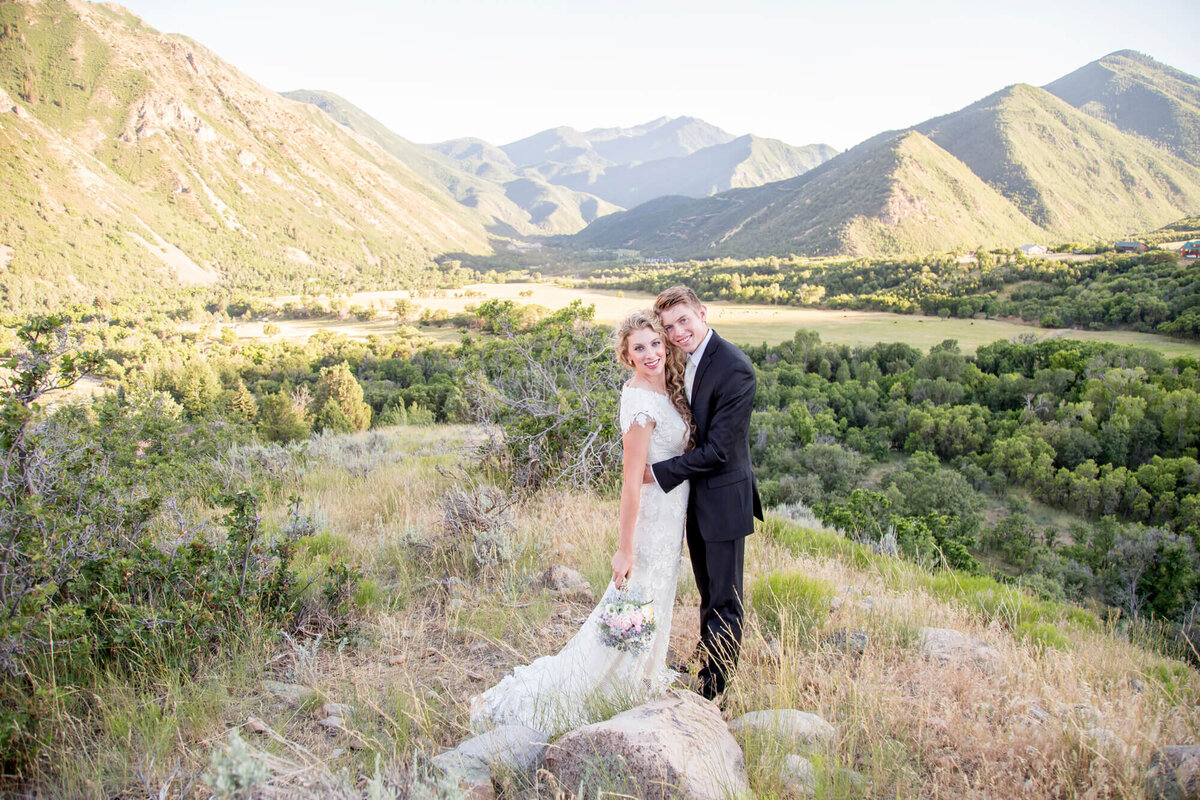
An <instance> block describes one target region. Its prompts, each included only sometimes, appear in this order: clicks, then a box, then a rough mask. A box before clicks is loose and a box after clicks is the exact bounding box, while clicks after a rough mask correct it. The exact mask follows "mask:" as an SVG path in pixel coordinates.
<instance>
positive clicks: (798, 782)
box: [779, 753, 817, 800]
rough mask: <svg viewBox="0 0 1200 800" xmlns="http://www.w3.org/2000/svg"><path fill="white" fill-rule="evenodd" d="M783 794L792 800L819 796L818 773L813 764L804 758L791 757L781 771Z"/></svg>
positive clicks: (786, 760)
mask: <svg viewBox="0 0 1200 800" xmlns="http://www.w3.org/2000/svg"><path fill="white" fill-rule="evenodd" d="M779 780H780V783H782V784H783V794H784V796H785V797H790V798H797V799H798V800H799V799H800V798H808V797H816V795H817V771H816V770H815V769H814V768H813V765H812V762H811V761H809V760H808V759H807V758H804V757H803V756H798V755H795V754H794V753H793V754H792V755H789V756H788V757H787V758H786V759H784V762H783V769H781V770H780V775H779Z"/></svg>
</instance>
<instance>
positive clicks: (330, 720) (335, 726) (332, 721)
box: [317, 714, 346, 731]
mask: <svg viewBox="0 0 1200 800" xmlns="http://www.w3.org/2000/svg"><path fill="white" fill-rule="evenodd" d="M317 724H318V725H320V726H321V727H322V728H325V729H327V730H331V731H340V730H345V728H346V724H345V722H344V721H343V720H342V718H341V717H339V716H336V715H334V714H330V715H329V716H328V717H325V718H323V719H319V720H317Z"/></svg>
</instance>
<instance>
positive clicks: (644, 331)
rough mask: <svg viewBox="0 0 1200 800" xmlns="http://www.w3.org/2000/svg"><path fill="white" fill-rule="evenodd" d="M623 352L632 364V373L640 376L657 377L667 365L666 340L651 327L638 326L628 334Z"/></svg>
mask: <svg viewBox="0 0 1200 800" xmlns="http://www.w3.org/2000/svg"><path fill="white" fill-rule="evenodd" d="M625 354H626V356H628V357H629V361H630V362H631V363H632V364H633V371H634V373H635V374H636V375H638V376H639V377H641V378H646V379H652V378H657V377H659V376H661V375H662V374H663V370H664V369H665V368H666V366H667V345H666V342H664V341H663V339H662V337H661V336H659V335H658V333H657V332H656V331H655V330H654V329H653V328H638V329H637V330H636V331H634V332H633V333H631V334H629V338H627V339H626V340H625Z"/></svg>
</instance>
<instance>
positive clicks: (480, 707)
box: [471, 385, 688, 736]
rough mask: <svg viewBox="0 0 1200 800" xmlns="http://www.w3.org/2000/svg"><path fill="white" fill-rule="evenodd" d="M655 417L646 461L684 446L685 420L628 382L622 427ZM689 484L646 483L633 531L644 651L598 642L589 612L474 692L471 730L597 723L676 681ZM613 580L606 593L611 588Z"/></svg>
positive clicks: (632, 581)
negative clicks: (527, 660)
mask: <svg viewBox="0 0 1200 800" xmlns="http://www.w3.org/2000/svg"><path fill="white" fill-rule="evenodd" d="M650 421H653V422H654V430H653V431H652V432H651V434H650V450H649V455H648V456H647V463H650V464H653V463H654V462H656V461H661V460H663V459H665V458H671V457H673V456H677V455H679V454H680V453H682V452H683V449H684V445H685V444H686V442H687V426H686V424H685V423H684V421H683V418H682V417H680V416H679V412H678V411H676V410H675V407H674V406H673V405H671V401H670V399H669V398H668V397H667V396H666V395H662V394H659V393H657V392H654V391H651V390H649V389H642V388H640V387H634V386H628V385H627V386H625V388H624V389H623V390H622V391H621V412H620V422H621V433H622V434H625V433H627V432H628V431H629V429H630V427H631V426H633V425H645V424H647V423H649V422H650ZM687 500H688V485H687V483H683V484H681V485H680V486H678V487H676V488H675V490H674V491H672V492H670V493H669V494H664V493H663V491H662V490H661V489H659V488H658V484H655V483H649V484H644V485H643V486H642V489H641V502H640V503H639V504H638V514H637V522H636V525H635V528H634V536H633V570H632V572H631V574H630V577H629V585H628V586H627V587H626V588H627V589H628V591H629V592H630V593H632V594H634V595H635V596H637V597H639V598H641V599H643V600H650V601H653V603H654V616H655V620H656V628H655V634H654V640H653V642H652V643H651V644H650V646H649V647H647V648H646V649H645V650H642V651H640V652H622V651H620V650H617V649H616V648H614V647H608V646H606V645H604V644H603V643H602V642H601V641H600V636H599V624H598V619H599V616H600V611H601V609H602V607H603V605H604V601H603V600H601V603H600V605H599V606H597V607H596V609H595V610H593V611H592V613H591V615H590V616H589V617H588V618H587V621H586V622H584V624H583V627H582V628H580V629H579V632H578V633H576V634H575V636H574V637H573V638H572V639H571V641H569V642H567V644H566V645H565V646H564V647H563V649H562V650H560V651H559V652H558V653H557V654H555V655H552V656H544V657H542V658H539V659H537V660H536V661H534V662H533V663H532V664H530V665H529V666H525V667H517V668H516V669H515V670H513V672H512V674H510V675H508V676H507V677H505V678H504V679H503V680H502V681H500V683H498V684H496V685H495V686H493V687H492V688H490V689H488V690H487V691H486V692H484V693H483V694H481V695H477V696H475V697H473V698H471V728H472V729H473V730H475V731H476V732H482V731H485V730H488V729H490V728H493V727H496V726H498V725H513V724H519V725H526V726H528V727H531V728H533V729H535V730H537V731H540V732H542V733H544V734H546V735H548V736H556V735H558V734H560V733H564V732H566V731H569V730H573V729H575V728H577V727H580V726H581V725H586V724H588V723H591V722H596V721H598V717H601V716H604V715H605V713H606V712H607V713H612V711H613V710H614V708H613V707H614V706H616V705H621V706H624V705H625V704H627V703H631V702H635V701H639V700H641V699H644V698H649V697H652V696H655V695H658V694H661V693H662V692H663V691H665V690H666V688H667V687H668V686H669V685H670V684H671V682H672V681H673V680H674V677H675V674H674V673H673V672H671V670H669V669H668V668H667V645H668V643H669V641H670V638H671V610H672V606H673V605H674V603H675V587H676V584H677V582H678V579H679V558H680V552H681V549H682V546H683V526H684V519H685V517H686V515H687ZM612 589H613V585H612V583H611V582H610V583H609V585H608V589H607V590H606V591H605V594H607V593H608V592H610V591H612Z"/></svg>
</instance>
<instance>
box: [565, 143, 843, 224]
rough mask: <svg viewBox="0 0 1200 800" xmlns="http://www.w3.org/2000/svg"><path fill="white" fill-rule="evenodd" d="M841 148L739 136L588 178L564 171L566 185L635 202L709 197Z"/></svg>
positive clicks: (778, 176)
mask: <svg viewBox="0 0 1200 800" xmlns="http://www.w3.org/2000/svg"><path fill="white" fill-rule="evenodd" d="M836 154H837V151H836V150H834V149H833V148H832V147H830V146H829V145H809V146H807V147H793V146H792V145H789V144H785V143H784V142H781V141H779V140H778V139H763V138H760V137H758V136H740V137H738V138H737V139H732V140H730V141H729V142H726V143H724V144H717V145H712V146H710V147H706V148H703V149H701V150H697V151H695V152H693V153H690V154H688V155H685V156H674V157H671V158H661V159H658V160H654V161H643V162H638V163H633V164H617V165H614V166H612V167H609V168H608V169H606V170H604V171H603V172H600V173H599V174H596V175H594V176H588V177H589V180H586V181H580V180H576V178H577V177H579V176H560V178H559V179H560V180H561V181H562V182H563V183H564V185H567V186H572V187H574V188H577V189H580V190H584V189H586V190H587V191H589V192H591V193H593V194H596V195H599V196H600V197H603V198H606V199H607V200H610V201H612V202H613V203H616V204H617V205H619V206H625V207H627V208H632V207H633V206H636V205H639V204H641V203H644V202H646V201H647V200H653V199H654V198H656V197H662V196H664V195H670V194H681V195H684V196H686V197H707V196H708V195H710V194H716V193H717V192H722V191H725V190H726V189H737V188H743V187H748V186H761V185H762V184H764V183H771V182H773V181H779V180H786V179H788V178H793V177H795V176H797V175H801V174H803V173H805V172H807V171H808V170H810V169H812V168H813V167H815V166H817V165H819V164H821V163H823V162H825V161H828V160H829V159H830V158H832V157H833V156H834V155H836Z"/></svg>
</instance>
